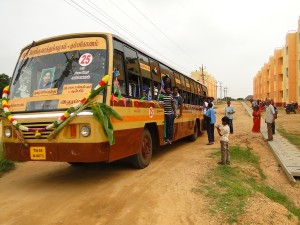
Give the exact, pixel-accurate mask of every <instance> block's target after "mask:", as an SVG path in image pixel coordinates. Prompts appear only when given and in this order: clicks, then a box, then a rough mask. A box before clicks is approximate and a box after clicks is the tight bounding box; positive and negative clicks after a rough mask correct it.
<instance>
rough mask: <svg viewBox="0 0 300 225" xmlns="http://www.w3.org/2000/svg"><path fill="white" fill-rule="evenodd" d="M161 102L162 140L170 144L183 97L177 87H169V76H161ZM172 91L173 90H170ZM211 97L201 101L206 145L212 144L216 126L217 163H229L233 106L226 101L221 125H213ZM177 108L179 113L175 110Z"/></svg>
mask: <svg viewBox="0 0 300 225" xmlns="http://www.w3.org/2000/svg"><path fill="white" fill-rule="evenodd" d="M163 85H164V86H163V92H164V97H163V102H164V141H165V143H166V144H171V143H172V139H173V127H174V120H175V119H176V118H180V117H181V116H182V107H183V98H182V97H181V96H180V95H179V92H178V91H179V89H178V87H173V88H172V87H171V82H170V77H169V76H165V77H164V78H163ZM172 91H173V92H172ZM213 106H214V104H213V99H212V98H206V99H205V100H204V102H203V106H202V107H201V108H202V113H203V114H204V118H205V124H206V130H207V136H208V145H212V144H214V141H215V135H214V130H215V128H216V130H217V132H218V134H219V135H220V145H221V161H220V162H219V164H221V165H225V164H230V153H229V148H228V142H229V134H233V114H234V113H235V110H234V107H233V106H231V102H230V101H228V102H227V106H226V107H225V110H224V117H223V118H222V119H221V121H222V125H217V126H215V123H216V111H215V110H214V108H213ZM177 109H179V112H180V113H179V115H177V114H176V110H177Z"/></svg>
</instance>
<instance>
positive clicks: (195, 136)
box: [188, 121, 199, 141]
mask: <svg viewBox="0 0 300 225" xmlns="http://www.w3.org/2000/svg"><path fill="white" fill-rule="evenodd" d="M198 131H199V129H198V123H197V121H195V126H194V133H193V134H192V135H190V136H188V140H189V141H196V139H197V137H198V134H199V133H198Z"/></svg>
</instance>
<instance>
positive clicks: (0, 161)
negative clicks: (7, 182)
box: [0, 141, 15, 175]
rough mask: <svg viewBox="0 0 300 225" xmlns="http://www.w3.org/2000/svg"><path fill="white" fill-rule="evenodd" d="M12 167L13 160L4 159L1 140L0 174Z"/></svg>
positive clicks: (13, 165) (13, 166)
mask: <svg viewBox="0 0 300 225" xmlns="http://www.w3.org/2000/svg"><path fill="white" fill-rule="evenodd" d="M14 168H15V164H14V162H12V161H9V160H6V159H4V156H3V146H2V142H1V141H0V175H1V174H2V173H4V172H8V171H10V170H12V169H14Z"/></svg>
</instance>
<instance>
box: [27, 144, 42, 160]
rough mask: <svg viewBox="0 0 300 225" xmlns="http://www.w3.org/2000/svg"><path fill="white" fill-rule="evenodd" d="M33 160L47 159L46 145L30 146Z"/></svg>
mask: <svg viewBox="0 0 300 225" xmlns="http://www.w3.org/2000/svg"><path fill="white" fill-rule="evenodd" d="M30 158H31V160H45V159H46V147H36V146H35V147H30Z"/></svg>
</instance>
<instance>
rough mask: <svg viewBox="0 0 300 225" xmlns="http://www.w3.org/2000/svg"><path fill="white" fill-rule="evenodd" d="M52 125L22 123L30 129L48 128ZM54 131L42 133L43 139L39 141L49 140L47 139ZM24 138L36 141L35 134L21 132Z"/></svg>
mask: <svg viewBox="0 0 300 225" xmlns="http://www.w3.org/2000/svg"><path fill="white" fill-rule="evenodd" d="M50 124H51V123H43V122H41V123H22V125H24V126H26V127H28V128H34V129H36V130H37V129H42V128H45V127H46V126H48V125H50ZM53 130H54V129H49V130H45V131H42V132H40V133H41V137H40V138H39V139H47V137H48V136H49V134H50V133H51V132H52V131H53ZM21 133H22V135H23V137H24V138H25V139H36V137H35V132H26V131H21Z"/></svg>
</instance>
